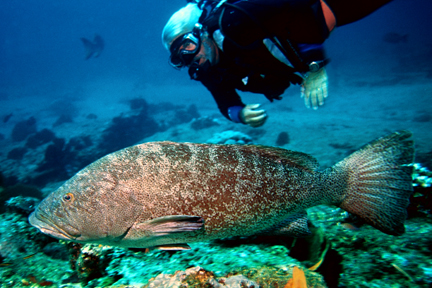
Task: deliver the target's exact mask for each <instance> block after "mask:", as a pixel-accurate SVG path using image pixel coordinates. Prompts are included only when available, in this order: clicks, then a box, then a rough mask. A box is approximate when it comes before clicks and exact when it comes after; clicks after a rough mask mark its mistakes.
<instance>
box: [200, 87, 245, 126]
mask: <svg viewBox="0 0 432 288" xmlns="http://www.w3.org/2000/svg"><path fill="white" fill-rule="evenodd" d="M200 81H201V83H203V85H204V86H205V87H206V88H207V89H208V90H209V91H210V93H211V94H212V96H213V98H214V99H215V101H216V104H217V106H218V108H219V111H220V112H221V113H222V115H224V116H225V117H226V118H227V119H228V120H230V121H234V122H238V115H232V117H230V113H231V114H232V113H233V111H239V110H241V109H239V108H240V107H241V108H243V107H245V106H246V105H245V104H244V103H243V102H242V100H241V98H240V96H239V95H238V93H237V91H236V89H235V88H234V87H232V86H231V85H226V83H223V81H222V82H220V83H216V82H214V81H206V80H205V79H202V80H200ZM233 107H236V108H235V109H231V110H230V108H233Z"/></svg>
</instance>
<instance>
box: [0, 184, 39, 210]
mask: <svg viewBox="0 0 432 288" xmlns="http://www.w3.org/2000/svg"><path fill="white" fill-rule="evenodd" d="M17 196H23V197H33V198H37V199H42V198H43V195H42V192H41V191H40V190H39V189H38V188H36V187H34V186H29V185H23V184H17V185H14V186H10V187H6V188H3V190H2V191H0V213H3V212H4V211H5V202H6V201H7V200H9V199H10V198H13V197H17ZM18 200H19V199H18Z"/></svg>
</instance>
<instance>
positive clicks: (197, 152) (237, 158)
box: [30, 131, 413, 247]
mask: <svg viewBox="0 0 432 288" xmlns="http://www.w3.org/2000/svg"><path fill="white" fill-rule="evenodd" d="M410 136H411V134H410V133H409V132H405V131H404V132H397V133H394V134H391V135H390V136H387V137H386V138H382V139H379V140H377V141H375V142H373V143H371V144H370V145H368V146H366V147H365V148H363V149H361V150H359V151H357V152H356V153H354V154H353V155H352V156H350V157H348V158H346V159H345V160H343V161H341V162H339V163H338V164H337V165H335V166H334V167H333V168H331V169H327V170H325V171H323V172H319V171H317V170H316V169H317V167H318V164H317V161H316V160H315V159H314V158H313V157H311V156H309V155H307V154H304V153H299V152H293V151H287V150H284V149H278V148H270V147H259V146H239V145H208V144H193V143H173V142H154V143H146V144H141V145H137V146H132V147H129V148H126V149H123V150H120V151H118V152H115V153H112V154H110V155H107V156H105V157H103V158H101V159H99V160H98V161H96V162H94V163H92V164H91V165H89V166H88V167H86V168H85V169H83V170H82V171H80V172H79V173H78V174H77V175H75V176H74V177H73V178H72V179H70V180H69V181H67V182H66V183H65V184H64V185H63V186H62V187H60V188H59V189H58V190H57V191H55V192H53V193H52V194H51V195H50V196H49V197H47V198H46V199H45V200H44V201H43V202H42V203H41V204H40V205H39V207H38V208H37V209H36V211H35V213H33V214H32V215H31V216H30V223H31V224H32V225H34V226H36V227H38V228H39V229H40V230H41V231H42V232H44V233H47V234H50V235H52V236H54V237H57V238H61V239H72V240H75V241H79V242H96V243H102V244H109V245H115V246H123V247H152V246H163V245H169V244H177V243H180V244H182V243H188V242H195V241H203V240H211V239H217V238H223V237H231V236H247V235H254V234H287V235H293V236H302V235H305V234H307V233H308V232H309V230H308V228H307V217H306V212H305V209H307V208H309V207H312V206H315V205H318V204H333V205H338V206H341V207H342V208H344V209H346V210H348V211H351V210H355V213H356V214H358V215H359V216H360V217H362V218H364V219H365V220H366V221H367V222H368V223H370V224H372V225H374V227H376V228H378V229H380V230H382V231H384V232H386V233H390V234H395V235H399V234H401V233H403V221H404V219H405V217H406V212H405V213H404V212H403V211H402V210H403V209H405V208H406V205H408V197H409V195H410V193H411V191H412V188H411V186H410V183H411V178H410V177H411V176H410V170H409V169H410V168H406V167H405V166H402V165H403V164H409V163H411V162H412V157H413V148H412V146H413V145H412V141H411V140H407V139H408V138H409V137H410ZM389 151H390V152H389ZM410 161H411V162H410ZM374 181H375V182H376V184H375V186H373V185H372V186H371V183H372V182H374ZM395 186H397V187H398V189H397V191H396V192H395V191H393V190H394V189H393V188H394V187H395ZM377 187H378V188H379V189H378V188H377ZM359 193H363V194H361V195H359ZM388 193H397V197H396V198H397V200H394V203H392V204H394V205H395V208H394V207H390V206H386V205H385V204H382V203H381V201H378V202H377V203H376V205H375V204H374V202H373V201H375V202H376V200H375V199H380V198H379V197H382V198H386V197H388V196H389V195H388ZM365 195H366V197H365ZM368 197H369V198H370V199H369V198H368ZM370 202H373V203H372V204H370ZM364 205H366V206H365V207H362V206H364ZM351 207H352V208H351ZM359 207H360V208H359ZM401 207H402V208H403V209H401ZM350 209H351V210H350ZM362 209H363V210H364V211H367V213H366V214H364V213H362V211H360V210H362ZM395 209H396V210H395ZM395 211H396V212H395ZM363 214H364V215H363ZM381 214H384V215H387V217H383V216H382V215H381ZM393 214H394V215H393ZM388 216H391V217H392V218H391V219H388ZM380 219H381V220H380ZM392 219H395V220H394V221H393V220H392Z"/></svg>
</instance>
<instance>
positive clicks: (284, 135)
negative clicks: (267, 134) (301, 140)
mask: <svg viewBox="0 0 432 288" xmlns="http://www.w3.org/2000/svg"><path fill="white" fill-rule="evenodd" d="M289 141H290V139H289V135H288V132H280V133H279V135H278V137H277V139H276V146H284V145H286V144H288V143H289Z"/></svg>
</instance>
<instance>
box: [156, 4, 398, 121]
mask: <svg viewBox="0 0 432 288" xmlns="http://www.w3.org/2000/svg"><path fill="white" fill-rule="evenodd" d="M187 2H189V3H188V4H187V5H186V6H185V7H183V8H181V9H180V10H178V11H177V12H175V13H174V14H173V15H172V16H171V18H170V19H169V21H168V23H167V24H166V25H165V27H164V29H163V32H162V41H163V44H164V46H165V48H166V49H167V50H168V51H169V52H170V57H169V63H170V64H171V65H172V66H173V67H174V68H176V69H181V68H188V72H189V75H190V77H191V79H193V80H197V81H200V82H201V83H202V84H203V85H204V86H205V87H206V88H207V89H208V90H209V91H210V93H211V94H212V95H213V97H214V99H215V101H216V103H217V105H218V108H219V110H220V111H221V113H222V114H223V115H224V116H225V117H226V118H228V119H229V120H231V121H233V122H236V123H243V124H247V125H250V126H252V127H259V126H262V125H263V124H264V123H265V121H266V119H267V113H266V111H265V110H263V109H261V108H260V105H259V104H248V105H246V104H244V103H243V102H242V100H241V98H240V96H239V95H238V93H237V91H236V90H239V91H248V92H252V93H260V94H264V96H265V97H266V98H267V99H269V100H270V101H271V102H273V100H280V99H281V95H282V94H283V93H284V91H285V90H286V89H287V88H288V87H289V86H290V85H291V84H301V96H302V97H303V98H304V101H305V105H306V107H308V108H310V107H312V108H313V109H317V108H318V107H319V106H321V105H323V104H324V99H325V98H326V97H327V95H328V91H327V86H328V80H327V73H326V70H325V65H326V64H327V63H328V62H329V59H328V58H327V57H326V54H325V51H324V47H323V43H324V41H325V40H326V39H327V38H328V37H329V35H330V33H331V32H332V31H333V30H334V29H335V27H339V26H343V25H346V24H349V23H352V22H355V21H357V20H359V19H361V18H363V17H365V16H367V15H369V14H371V13H372V12H374V11H375V10H377V9H379V8H380V7H382V6H383V5H385V4H387V3H389V2H391V0H362V1H349V0H248V1H246V0H222V1H220V0H207V1H206V0H199V1H190V0H189V1H187Z"/></svg>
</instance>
